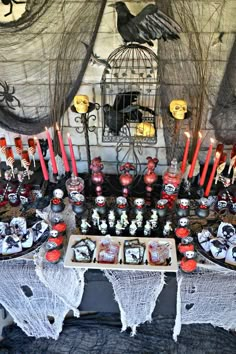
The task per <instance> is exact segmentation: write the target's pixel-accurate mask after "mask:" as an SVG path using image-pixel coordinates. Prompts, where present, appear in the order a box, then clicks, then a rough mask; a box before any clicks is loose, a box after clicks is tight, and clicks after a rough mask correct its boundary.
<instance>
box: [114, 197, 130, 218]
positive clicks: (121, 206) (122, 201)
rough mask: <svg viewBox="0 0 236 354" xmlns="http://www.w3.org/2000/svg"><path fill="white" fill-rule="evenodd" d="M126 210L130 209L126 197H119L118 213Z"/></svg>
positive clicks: (117, 200) (117, 201)
mask: <svg viewBox="0 0 236 354" xmlns="http://www.w3.org/2000/svg"><path fill="white" fill-rule="evenodd" d="M123 210H125V211H126V212H127V210H128V202H127V199H126V198H125V197H122V196H121V197H117V198H116V212H117V214H118V215H121V214H122V211H123Z"/></svg>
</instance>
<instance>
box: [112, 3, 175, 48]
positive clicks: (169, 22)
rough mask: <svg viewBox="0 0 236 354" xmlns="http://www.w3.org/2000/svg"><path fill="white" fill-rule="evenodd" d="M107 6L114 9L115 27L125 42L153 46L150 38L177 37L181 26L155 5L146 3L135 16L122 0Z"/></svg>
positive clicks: (165, 38)
mask: <svg viewBox="0 0 236 354" xmlns="http://www.w3.org/2000/svg"><path fill="white" fill-rule="evenodd" d="M109 6H110V7H114V8H115V9H116V12H117V29H118V32H119V33H120V35H121V37H122V38H123V40H124V42H125V43H129V42H137V43H140V44H143V43H147V44H149V45H150V46H153V42H152V40H155V39H160V38H163V39H164V41H166V40H174V39H179V35H178V33H179V32H180V31H181V27H180V26H179V25H178V23H176V22H175V21H174V20H173V19H171V18H170V17H169V16H167V15H165V14H164V13H163V12H162V11H160V10H159V9H158V7H157V6H156V5H153V4H150V5H147V6H146V7H144V9H143V10H142V11H141V12H140V13H139V14H138V15H137V16H134V15H132V14H131V13H130V11H129V9H128V8H127V6H126V5H125V3H123V2H122V1H118V2H116V3H115V4H111V5H109Z"/></svg>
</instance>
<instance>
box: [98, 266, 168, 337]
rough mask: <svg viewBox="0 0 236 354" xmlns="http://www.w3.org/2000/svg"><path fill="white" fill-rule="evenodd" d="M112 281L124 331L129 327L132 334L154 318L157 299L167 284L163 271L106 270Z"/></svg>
mask: <svg viewBox="0 0 236 354" xmlns="http://www.w3.org/2000/svg"><path fill="white" fill-rule="evenodd" d="M104 273H105V276H106V277H107V278H108V280H109V281H110V282H111V284H112V287H113V290H114V294H115V300H116V301H117V303H118V305H119V308H120V314H121V322H122V331H125V330H126V329H127V328H128V327H131V329H132V335H135V334H136V328H137V327H138V326H139V325H140V324H141V323H144V322H146V321H151V320H152V312H153V310H154V308H155V305H156V300H157V298H158V296H159V294H160V293H161V291H162V289H163V286H164V284H165V280H164V273H163V272H142V271H119V270H115V271H113V270H105V271H104Z"/></svg>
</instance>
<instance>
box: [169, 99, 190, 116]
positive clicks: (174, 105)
mask: <svg viewBox="0 0 236 354" xmlns="http://www.w3.org/2000/svg"><path fill="white" fill-rule="evenodd" d="M170 111H171V113H172V115H173V117H174V118H175V119H184V115H185V113H187V102H186V101H184V100H173V101H171V102H170Z"/></svg>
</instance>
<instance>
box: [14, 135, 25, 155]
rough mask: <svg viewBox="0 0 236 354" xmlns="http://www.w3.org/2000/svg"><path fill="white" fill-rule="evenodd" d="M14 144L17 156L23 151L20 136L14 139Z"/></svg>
mask: <svg viewBox="0 0 236 354" xmlns="http://www.w3.org/2000/svg"><path fill="white" fill-rule="evenodd" d="M14 142H15V147H16V153H17V154H18V155H21V153H22V150H23V143H22V139H21V136H20V135H18V136H16V137H15V138H14Z"/></svg>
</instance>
